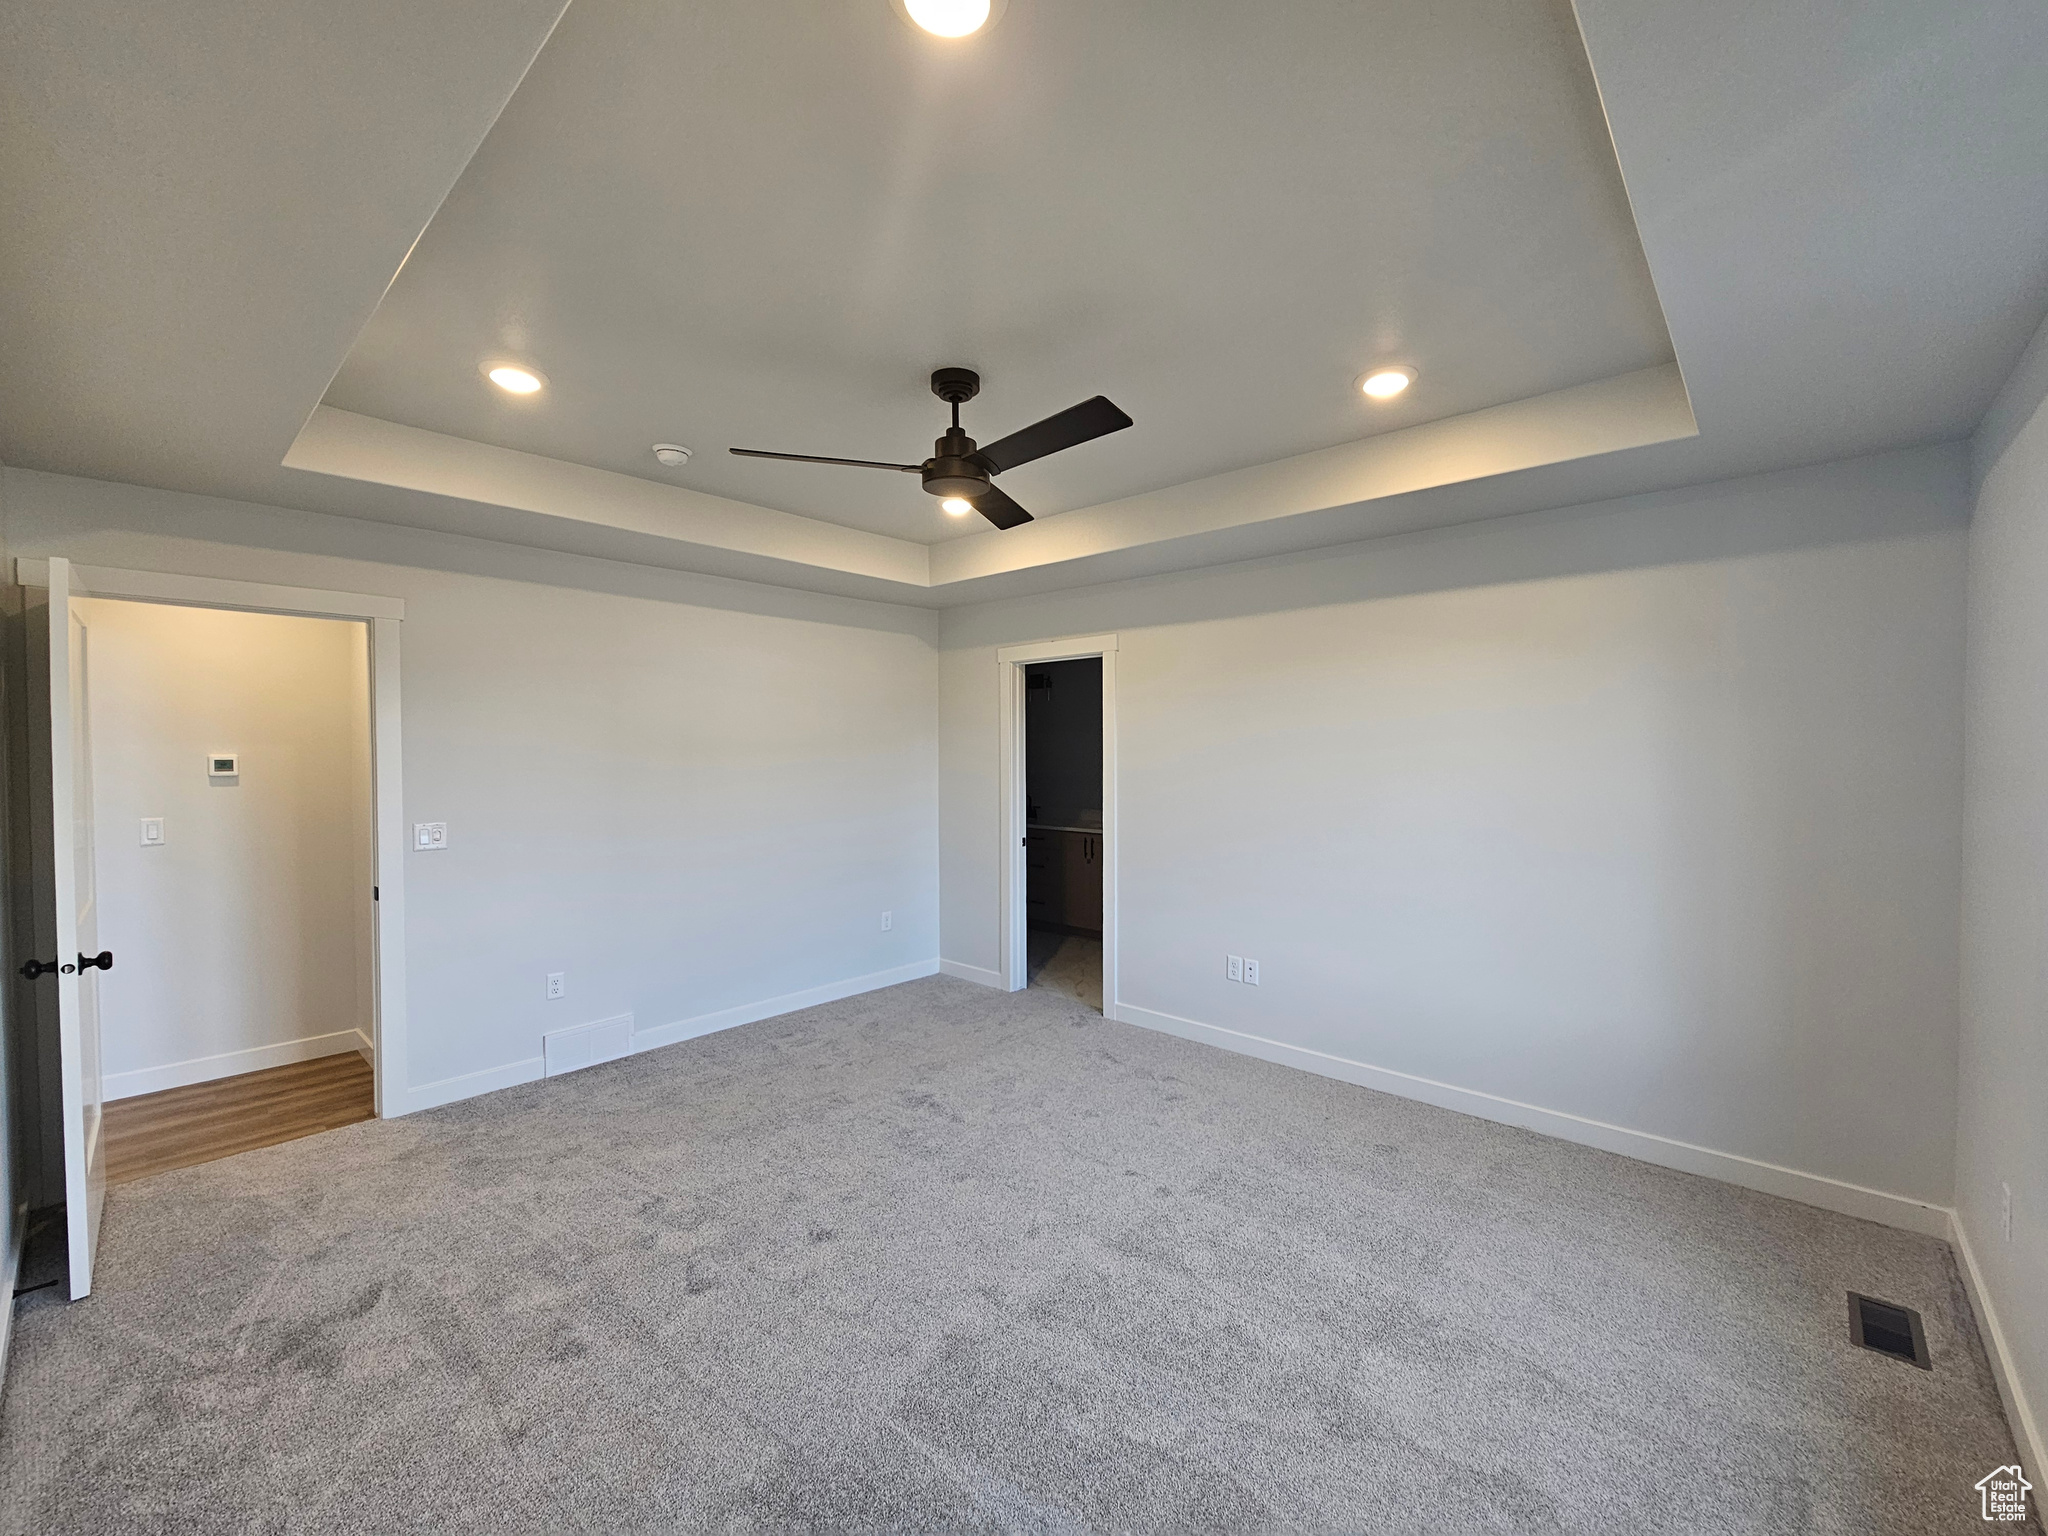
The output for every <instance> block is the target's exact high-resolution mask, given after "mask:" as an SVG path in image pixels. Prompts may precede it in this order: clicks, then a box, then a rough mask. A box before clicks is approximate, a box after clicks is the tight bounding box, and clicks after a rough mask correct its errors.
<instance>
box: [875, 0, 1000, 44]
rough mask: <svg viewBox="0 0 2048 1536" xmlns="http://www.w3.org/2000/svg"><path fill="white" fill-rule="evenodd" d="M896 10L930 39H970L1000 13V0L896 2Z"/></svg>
mask: <svg viewBox="0 0 2048 1536" xmlns="http://www.w3.org/2000/svg"><path fill="white" fill-rule="evenodd" d="M896 8H897V9H898V10H899V11H901V12H902V13H903V14H904V15H905V16H906V17H908V18H909V19H910V21H911V22H912V23H913V24H915V25H916V26H918V27H921V28H922V29H923V30H925V31H926V32H929V33H931V35H932V36H933V37H945V38H959V37H972V36H974V34H975V33H977V32H981V31H984V30H986V29H987V28H988V27H989V26H990V25H991V24H992V23H993V22H994V21H995V19H996V18H997V17H998V16H1000V15H1002V13H1003V0H896Z"/></svg>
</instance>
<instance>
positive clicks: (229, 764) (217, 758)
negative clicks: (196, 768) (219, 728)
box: [206, 752, 242, 779]
mask: <svg viewBox="0 0 2048 1536" xmlns="http://www.w3.org/2000/svg"><path fill="white" fill-rule="evenodd" d="M206 776H207V777H208V778H209V779H239V778H240V777H241V776H242V757H241V754H240V753H239V752H209V753H207V754H206Z"/></svg>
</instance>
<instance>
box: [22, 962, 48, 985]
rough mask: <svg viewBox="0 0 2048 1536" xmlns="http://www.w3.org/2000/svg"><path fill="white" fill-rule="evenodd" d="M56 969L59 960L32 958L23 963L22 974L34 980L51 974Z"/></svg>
mask: <svg viewBox="0 0 2048 1536" xmlns="http://www.w3.org/2000/svg"><path fill="white" fill-rule="evenodd" d="M56 969H57V962H56V961H54V960H30V961H26V962H25V963H24V964H23V965H22V967H21V974H22V975H24V976H26V977H27V978H28V979H29V980H30V981H34V980H35V979H36V978H37V977H38V976H47V975H50V974H51V973H52V972H54V971H55V970H56Z"/></svg>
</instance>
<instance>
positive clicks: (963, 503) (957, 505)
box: [939, 496, 974, 517]
mask: <svg viewBox="0 0 2048 1536" xmlns="http://www.w3.org/2000/svg"><path fill="white" fill-rule="evenodd" d="M939 510H940V511H941V512H943V513H945V514H946V516H948V517H965V516H966V515H967V514H968V513H970V512H972V511H973V510H974V503H973V502H971V501H969V500H968V499H967V498H966V497H965V496H948V497H947V498H946V499H945V500H944V501H942V502H940V503H939Z"/></svg>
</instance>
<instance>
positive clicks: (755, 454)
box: [726, 448, 924, 475]
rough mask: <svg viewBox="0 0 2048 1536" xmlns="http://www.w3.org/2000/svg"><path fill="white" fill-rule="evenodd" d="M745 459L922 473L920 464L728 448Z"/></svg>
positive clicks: (910, 473) (728, 450)
mask: <svg viewBox="0 0 2048 1536" xmlns="http://www.w3.org/2000/svg"><path fill="white" fill-rule="evenodd" d="M726 452H728V453H736V454H738V455H740V457H741V458H746V459H789V460H791V461H792V462H794V463H798V464H851V465H852V466H853V467H854V468H855V469H900V470H902V471H903V473H904V474H906V475H921V474H923V473H924V466H923V465H922V464H884V463H882V462H881V461H880V460H879V459H825V458H820V457H819V456H818V455H817V454H815V453H769V452H768V451H767V450H766V449H762V448H728V449H727V450H726Z"/></svg>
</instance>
